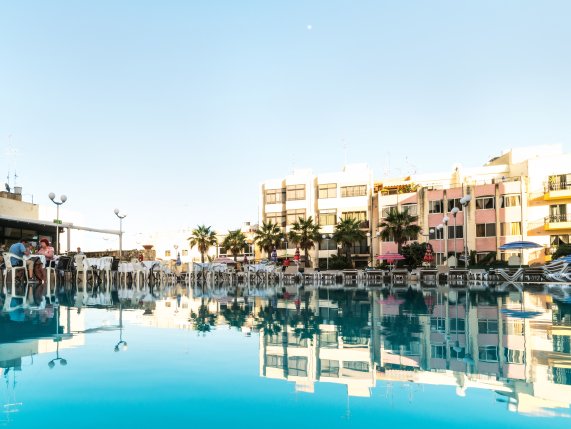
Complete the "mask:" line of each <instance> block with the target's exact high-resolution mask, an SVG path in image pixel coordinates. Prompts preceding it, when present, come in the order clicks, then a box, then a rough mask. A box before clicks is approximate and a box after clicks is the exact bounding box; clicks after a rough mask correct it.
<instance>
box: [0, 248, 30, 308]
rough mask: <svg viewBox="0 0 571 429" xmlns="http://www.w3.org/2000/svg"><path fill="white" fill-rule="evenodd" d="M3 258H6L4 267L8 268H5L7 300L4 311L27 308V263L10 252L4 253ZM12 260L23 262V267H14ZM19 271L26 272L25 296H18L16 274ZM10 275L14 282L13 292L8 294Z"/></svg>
mask: <svg viewBox="0 0 571 429" xmlns="http://www.w3.org/2000/svg"><path fill="white" fill-rule="evenodd" d="M2 257H3V258H4V265H5V266H6V268H4V272H3V275H4V294H5V295H6V299H5V301H4V307H3V310H4V311H11V310H15V309H16V308H19V307H22V306H25V305H26V303H27V301H28V299H27V298H28V269H27V268H26V263H25V261H24V258H21V257H19V256H18V255H15V254H13V253H10V252H3V253H2ZM12 258H14V259H17V260H19V261H22V265H17V266H14V265H12ZM18 270H23V271H24V276H25V278H26V283H25V284H24V295H16V273H17V272H18ZM8 274H10V277H11V280H12V282H11V283H12V287H11V291H10V293H9V294H8V290H7V285H8V283H7V279H8Z"/></svg>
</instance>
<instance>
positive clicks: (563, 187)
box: [545, 183, 571, 192]
mask: <svg viewBox="0 0 571 429" xmlns="http://www.w3.org/2000/svg"><path fill="white" fill-rule="evenodd" d="M569 190H571V183H548V184H547V185H546V186H545V192H550V191H569Z"/></svg>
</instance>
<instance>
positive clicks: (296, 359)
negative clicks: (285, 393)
mask: <svg viewBox="0 0 571 429" xmlns="http://www.w3.org/2000/svg"><path fill="white" fill-rule="evenodd" d="M287 368H288V372H289V375H293V376H298V377H305V376H306V375H307V358H306V357H303V356H291V357H289V358H288V359H287Z"/></svg>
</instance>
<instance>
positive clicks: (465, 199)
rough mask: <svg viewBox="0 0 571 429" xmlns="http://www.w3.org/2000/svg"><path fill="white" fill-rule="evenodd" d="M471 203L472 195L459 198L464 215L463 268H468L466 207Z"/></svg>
mask: <svg viewBox="0 0 571 429" xmlns="http://www.w3.org/2000/svg"><path fill="white" fill-rule="evenodd" d="M470 201H472V195H470V194H466V195H464V196H463V197H462V198H460V204H462V213H464V228H463V231H464V267H465V268H468V210H467V209H466V207H467V206H468V204H470Z"/></svg>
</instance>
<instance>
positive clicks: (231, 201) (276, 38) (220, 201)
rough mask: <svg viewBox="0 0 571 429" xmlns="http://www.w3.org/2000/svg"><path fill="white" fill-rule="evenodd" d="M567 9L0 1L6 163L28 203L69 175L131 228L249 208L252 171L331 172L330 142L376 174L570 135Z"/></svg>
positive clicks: (334, 160) (261, 174)
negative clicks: (124, 215) (124, 214)
mask: <svg viewBox="0 0 571 429" xmlns="http://www.w3.org/2000/svg"><path fill="white" fill-rule="evenodd" d="M569 16H571V2H569V1H565V0H562V1H549V0H542V1H524V0H517V1H515V0H514V1H498V0H491V1H484V0H477V1H457V0H450V1H437V0H434V1H400V0H399V1H396V0H394V1H390V2H389V1H381V0H374V1H356V0H351V1H349V0H347V1H335V0H323V1H293V0H288V1H285V2H269V1H261V0H259V1H253V0H249V1H246V0H243V1H239V0H227V1H200V2H199V1H161V2H159V1H131V2H128V1H121V2H118V1H115V0H109V1H105V0H98V1H91V2H86V1H84V2H73V1H58V0H54V1H43V0H42V1H26V0H19V1H4V2H2V3H1V4H0V65H1V66H0V150H1V152H0V174H2V176H3V177H5V176H6V174H7V173H8V170H11V169H14V168H16V169H17V172H18V175H19V179H18V182H19V183H18V184H19V185H21V186H23V188H24V193H31V194H34V199H35V202H39V203H43V204H50V201H49V200H48V198H47V194H48V193H49V192H50V191H54V192H56V194H58V195H59V194H60V193H66V194H67V195H68V197H69V201H68V203H66V205H68V207H69V208H70V209H73V210H76V211H79V212H82V213H83V214H84V215H85V217H86V220H87V222H88V224H89V225H90V226H93V227H109V228H117V218H116V217H115V216H114V215H113V209H114V208H115V207H118V208H120V209H121V210H122V211H124V212H127V213H128V214H129V217H128V218H127V219H126V221H125V229H126V230H127V231H128V232H132V233H134V232H138V231H145V230H157V229H160V228H161V226H160V225H159V222H160V221H162V222H164V223H165V225H164V227H166V228H171V229H172V228H179V227H180V228H182V227H189V226H194V225H196V224H197V223H206V224H207V225H208V224H212V225H216V226H228V227H232V226H238V225H240V223H241V222H243V221H245V220H254V221H255V220H257V199H258V186H259V183H260V182H261V181H262V180H264V179H267V178H273V177H282V176H284V175H286V174H287V173H289V172H290V171H291V169H292V167H294V166H295V167H310V168H313V170H314V171H315V172H327V171H337V170H339V169H340V168H341V166H342V164H343V161H344V151H343V145H344V144H346V145H347V158H348V161H349V162H367V163H369V165H370V166H371V167H372V168H373V169H374V171H375V173H376V176H377V177H380V176H381V175H382V174H383V173H384V172H385V171H386V170H387V166H388V165H389V161H388V159H390V167H391V171H390V173H391V174H393V175H399V174H401V173H405V172H406V171H408V170H410V169H413V168H414V169H416V170H417V171H419V172H420V171H427V172H428V171H441V170H446V169H448V168H451V166H452V164H454V163H455V162H461V163H463V164H465V165H481V164H483V163H484V162H485V161H486V160H487V159H488V158H489V157H491V156H492V155H496V154H498V153H499V152H500V151H501V150H502V149H505V148H509V147H514V146H522V145H530V144H545V143H562V144H563V145H564V148H565V149H567V150H568V149H569V148H570V145H569V142H570V140H571V121H570V120H569V118H570V117H571V88H570V76H571V56H570V55H569V51H570V46H571V26H570V25H569ZM10 135H11V139H9V137H8V136H10ZM10 144H11V146H10ZM14 152H15V155H13V153H14ZM10 153H11V154H12V155H10V156H8V155H9V154H10ZM405 159H408V161H407V162H406V161H405ZM0 177H1V176H0Z"/></svg>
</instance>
